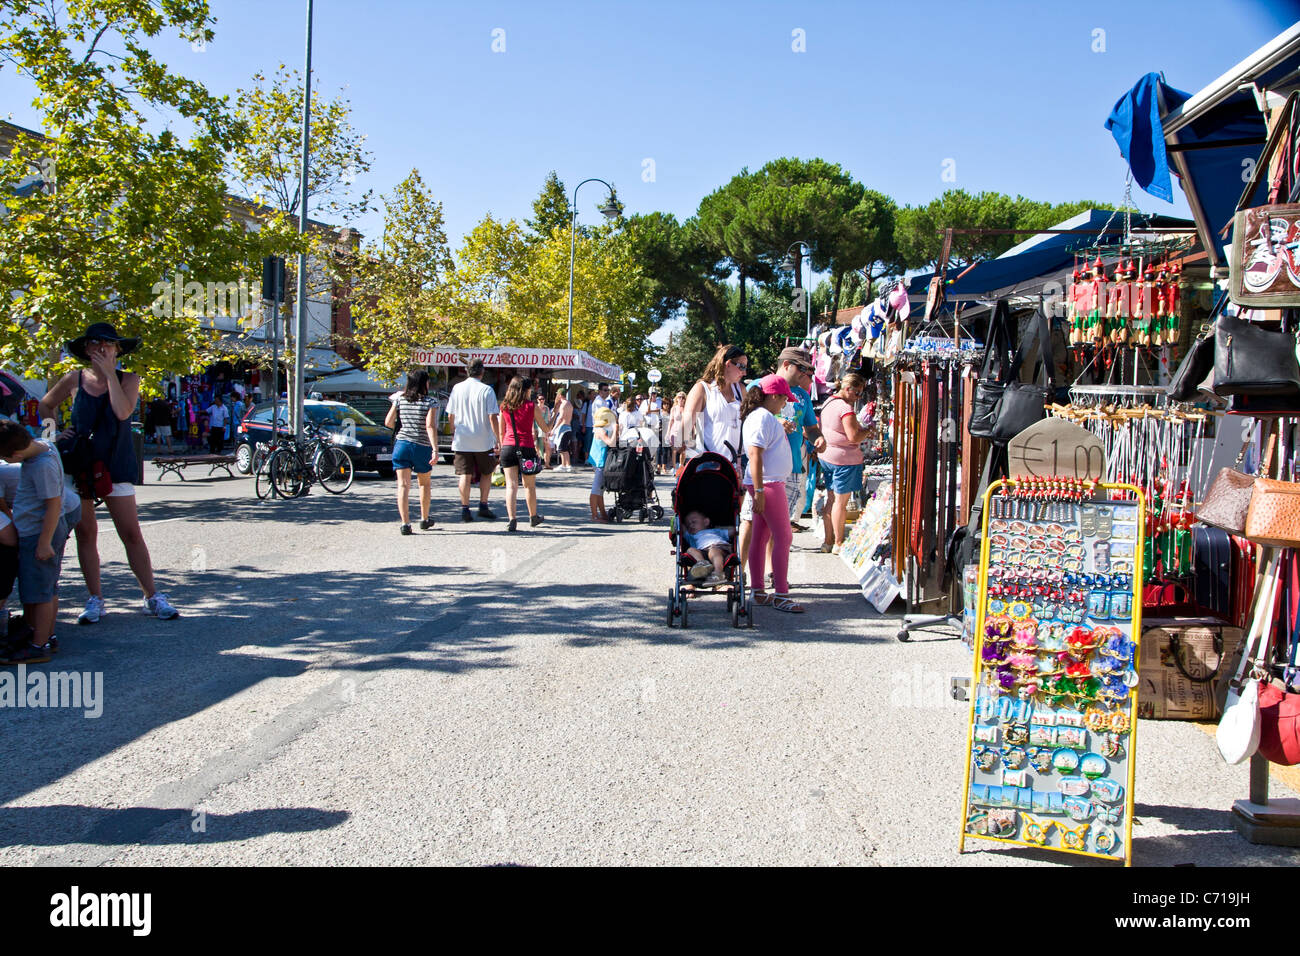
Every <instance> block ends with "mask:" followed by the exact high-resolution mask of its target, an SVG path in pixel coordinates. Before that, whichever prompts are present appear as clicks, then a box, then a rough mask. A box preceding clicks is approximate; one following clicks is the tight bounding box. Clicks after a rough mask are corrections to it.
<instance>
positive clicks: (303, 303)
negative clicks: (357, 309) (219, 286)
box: [289, 0, 312, 438]
mask: <svg viewBox="0 0 1300 956" xmlns="http://www.w3.org/2000/svg"><path fill="white" fill-rule="evenodd" d="M311 8H312V0H307V67H306V71H307V76H306V79H305V80H304V82H303V94H302V168H301V169H300V170H299V175H300V176H301V179H300V181H299V183H298V196H299V199H298V235H299V236H302V235H305V234H306V232H307V172H308V170H309V169H310V168H311ZM297 298H298V301H297V302H296V303H295V305H296V306H297V315H296V317H295V328H296V330H297V331H296V332H295V333H294V343H293V405H292V406H291V408H290V413H289V414H290V418H291V419H292V427H293V433H294V434H295V435H296V436H298V437H299V438H301V437H302V427H303V417H304V416H303V412H304V407H303V406H304V401H303V399H304V398H305V397H306V394H307V393H306V389H305V387H304V385H303V381H302V376H303V371H304V365H305V362H304V357H305V354H306V340H307V254H306V253H305V252H300V253H298V296H297Z"/></svg>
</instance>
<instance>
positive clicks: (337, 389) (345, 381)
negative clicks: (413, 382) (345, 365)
mask: <svg viewBox="0 0 1300 956" xmlns="http://www.w3.org/2000/svg"><path fill="white" fill-rule="evenodd" d="M309 387H310V389H311V391H313V392H320V393H321V394H322V395H330V394H343V393H345V392H347V393H350V394H361V395H387V394H389V393H390V392H392V391H393V390H394V389H396V388H398V387H399V386H398V385H397V383H395V382H385V381H383V380H382V379H379V378H376V377H375V375H374V374H373V373H372V372H367V371H366V370H365V369H363V368H354V369H352V370H351V371H348V372H339V373H338V374H337V375H326V376H325V377H323V378H318V379H316V380H315V381H313V382H312V383H311V385H310V386H309Z"/></svg>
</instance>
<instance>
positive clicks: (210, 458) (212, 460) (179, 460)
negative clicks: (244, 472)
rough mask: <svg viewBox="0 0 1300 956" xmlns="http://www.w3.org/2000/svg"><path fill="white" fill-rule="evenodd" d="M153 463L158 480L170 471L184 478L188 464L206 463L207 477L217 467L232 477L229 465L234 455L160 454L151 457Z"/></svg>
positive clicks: (181, 478) (231, 463)
mask: <svg viewBox="0 0 1300 956" xmlns="http://www.w3.org/2000/svg"><path fill="white" fill-rule="evenodd" d="M153 463H154V464H155V465H157V466H158V480H159V481H162V480H163V477H164V476H165V475H166V474H167V473H168V472H169V471H170V472H171V473H172V474H174V475H176V476H177V477H178V478H180V480H181V481H184V480H185V474H184V472H185V469H186V468H188V467H189V466H190V465H200V466H202V465H208V466H210V467H209V468H208V477H209V478H211V477H212V475H213V474H214V473H215V472H216V470H217V469H218V468H224V469H225V471H226V476H227V477H228V478H234V477H235V476H234V474H233V473H232V472H231V470H230V466H231V465H233V464H234V463H235V456H234V455H160V456H158V457H155V458H154V459H153Z"/></svg>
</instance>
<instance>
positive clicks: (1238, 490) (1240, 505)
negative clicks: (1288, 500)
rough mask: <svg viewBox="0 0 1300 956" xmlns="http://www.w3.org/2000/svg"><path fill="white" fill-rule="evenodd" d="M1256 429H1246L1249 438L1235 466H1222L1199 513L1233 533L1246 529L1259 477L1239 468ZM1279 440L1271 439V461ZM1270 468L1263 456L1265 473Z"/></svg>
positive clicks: (1269, 449) (1240, 532)
mask: <svg viewBox="0 0 1300 956" xmlns="http://www.w3.org/2000/svg"><path fill="white" fill-rule="evenodd" d="M1253 431H1254V429H1253V428H1249V429H1246V440H1245V441H1244V442H1242V445H1241V451H1240V453H1238V455H1237V460H1236V462H1235V463H1234V464H1233V467H1231V468H1221V469H1219V473H1218V474H1217V475H1215V477H1214V482H1213V483H1212V484H1211V485H1210V490H1209V491H1207V492H1206V493H1205V500H1204V501H1203V502H1202V503H1201V507H1200V510H1198V511H1197V512H1196V518H1197V520H1198V521H1200V522H1202V523H1203V524H1208V525H1211V526H1213V527H1215V528H1222V529H1223V530H1224V531H1226V532H1228V533H1229V534H1238V535H1240V534H1245V532H1246V515H1247V514H1248V513H1249V511H1250V499H1251V494H1252V493H1253V491H1254V489H1255V476H1253V475H1247V474H1243V473H1242V472H1240V471H1238V470H1237V469H1238V468H1240V467H1241V462H1242V459H1244V458H1245V457H1246V449H1247V448H1249V447H1250V444H1251V441H1252V439H1253V437H1254V436H1253V435H1252V432H1253ZM1275 440H1276V436H1274V438H1273V439H1270V441H1269V445H1268V452H1267V454H1266V458H1267V459H1268V460H1269V461H1271V460H1272V457H1273V441H1275ZM1266 467H1267V465H1266V464H1265V463H1264V459H1261V460H1260V471H1261V472H1263V471H1264V470H1265V469H1266Z"/></svg>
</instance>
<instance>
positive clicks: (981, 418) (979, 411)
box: [966, 299, 1014, 438]
mask: <svg viewBox="0 0 1300 956" xmlns="http://www.w3.org/2000/svg"><path fill="white" fill-rule="evenodd" d="M1010 325H1011V310H1010V309H1009V308H1008V307H1007V302H1006V300H1005V299H999V300H998V303H997V305H996V306H995V307H994V309H993V318H991V319H990V320H989V336H988V347H987V348H985V350H984V364H983V365H982V366H981V368H980V374H979V378H978V379H977V380H976V381H975V395H974V397H973V398H972V399H971V408H970V417H969V418H968V419H967V421H966V430H967V431H968V432H970V434H971V435H972V436H974V437H975V438H992V437H993V426H994V422H995V420H996V415H997V407H998V401H999V400H1000V399H1001V398H1002V392H1003V390H1004V389H1005V388H1006V383H1007V380H1008V379H1009V378H1010V377H1011V367H1012V364H1013V363H1014V356H1013V354H1012V350H1011V330H1010ZM995 362H996V367H995V364H994V363H995Z"/></svg>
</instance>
